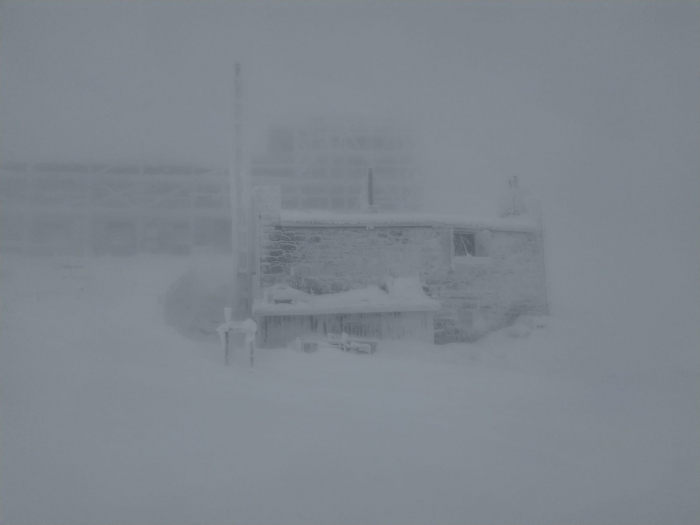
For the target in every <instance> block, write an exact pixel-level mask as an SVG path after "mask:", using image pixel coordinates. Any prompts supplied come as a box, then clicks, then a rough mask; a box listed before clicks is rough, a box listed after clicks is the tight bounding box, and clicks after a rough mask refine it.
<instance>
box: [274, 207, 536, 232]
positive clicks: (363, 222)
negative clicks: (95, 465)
mask: <svg viewBox="0 0 700 525" xmlns="http://www.w3.org/2000/svg"><path fill="white" fill-rule="evenodd" d="M280 220H281V222H282V224H283V225H287V226H299V225H307V226H318V227H322V226H367V227H374V226H434V227H448V228H453V227H457V228H458V227H462V228H473V229H480V230H481V229H488V230H503V231H524V232H529V231H535V230H537V221H536V220H535V219H533V218H532V217H530V216H528V215H519V216H517V217H502V218H501V217H470V216H462V215H445V214H437V213H421V212H391V213H389V212H379V213H370V212H365V213H338V212H333V211H327V210H314V211H299V210H282V211H281V212H280Z"/></svg>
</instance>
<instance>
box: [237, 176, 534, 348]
mask: <svg viewBox="0 0 700 525" xmlns="http://www.w3.org/2000/svg"><path fill="white" fill-rule="evenodd" d="M253 216H254V218H253V228H252V243H251V244H252V250H251V256H252V260H251V265H250V267H251V272H250V273H249V277H250V283H249V284H250V290H251V292H252V297H253V299H254V302H253V306H252V313H253V315H254V317H255V318H256V321H257V322H258V326H259V327H260V331H259V337H260V340H259V344H261V345H263V346H276V345H280V344H285V343H288V342H289V340H290V339H293V338H294V337H297V336H299V335H304V334H307V333H316V334H326V333H338V332H341V331H342V332H346V333H348V334H350V335H358V336H365V337H374V338H378V339H401V338H411V339H418V340H423V341H426V342H433V341H434V342H435V343H448V342H453V341H468V340H474V339H476V338H478V337H480V336H481V335H484V334H485V333H487V332H489V331H491V330H495V329H498V328H501V327H503V326H506V325H508V324H510V323H512V322H513V321H514V320H515V319H516V318H517V317H519V316H520V315H523V314H546V313H547V312H548V299H547V286H546V276H545V265H544V243H543V235H542V228H541V225H540V224H539V223H538V221H537V220H535V219H533V218H531V217H528V216H527V215H511V216H509V217H494V218H474V217H461V216H442V215H434V214H426V213H418V212H377V211H376V207H375V208H371V207H370V208H369V209H365V210H364V211H360V210H358V211H357V212H346V213H333V212H324V211H309V212H303V211H296V210H284V209H282V205H281V195H280V190H279V187H275V186H270V187H257V188H254V190H253ZM285 339H286V340H285Z"/></svg>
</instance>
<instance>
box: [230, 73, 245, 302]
mask: <svg viewBox="0 0 700 525" xmlns="http://www.w3.org/2000/svg"><path fill="white" fill-rule="evenodd" d="M232 84H233V85H232V92H231V109H230V128H231V142H232V144H231V147H230V150H229V155H230V157H229V179H230V180H229V184H230V192H229V193H230V195H229V197H230V201H231V252H232V258H231V270H232V282H231V298H230V301H229V304H230V305H231V308H232V309H233V311H234V312H237V311H238V301H239V296H240V283H239V282H238V266H239V260H238V258H239V255H238V252H239V245H240V243H239V228H240V219H239V203H240V200H241V195H240V194H241V190H242V187H241V186H242V185H241V179H240V172H241V109H242V108H241V101H240V96H241V65H240V63H239V62H236V63H235V65H234V70H233V82H232Z"/></svg>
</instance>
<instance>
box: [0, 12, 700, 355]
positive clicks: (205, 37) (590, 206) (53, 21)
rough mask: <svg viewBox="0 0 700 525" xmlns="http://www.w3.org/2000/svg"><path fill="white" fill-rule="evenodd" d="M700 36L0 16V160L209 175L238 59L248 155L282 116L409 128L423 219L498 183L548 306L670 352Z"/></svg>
mask: <svg viewBox="0 0 700 525" xmlns="http://www.w3.org/2000/svg"><path fill="white" fill-rule="evenodd" d="M699 22H700V3H697V2H686V1H681V2H671V1H656V2H623V1H618V2H589V1H586V2H564V1H561V2H555V1H546V2H545V1H543V2H520V1H519V2H506V1H497V2H492V1H489V2H428V1H425V2H407V1H401V2H323V3H321V2H310V3H306V2H285V3H273V2H205V1H201V2H173V1H167V2H156V1H145V2H138V1H133V2H75V3H64V2H58V1H52V2H46V3H44V2H11V1H5V2H3V3H2V4H0V159H2V161H3V162H4V161H27V160H35V161H41V160H66V161H73V160H77V161H94V162H97V161H100V162H101V161H112V160H127V161H155V162H160V161H163V162H168V163H176V162H192V163H196V164H199V165H205V166H226V165H227V163H228V154H229V144H230V134H229V128H228V104H229V94H230V89H231V87H230V74H231V69H232V64H233V62H234V61H236V60H239V61H241V63H242V65H243V71H244V80H245V84H246V89H247V105H246V112H247V119H248V133H249V143H250V144H251V147H253V148H254V147H255V145H256V144H258V143H259V140H260V137H261V134H262V131H263V130H264V128H265V126H266V125H267V123H268V122H271V121H273V120H275V119H277V118H280V117H283V118H299V117H303V116H305V115H310V114H319V113H331V114H361V115H362V114H366V115H378V114H379V115H384V114H387V115H398V116H400V117H402V118H405V119H408V120H409V121H411V122H412V123H413V124H414V126H415V128H416V131H417V132H418V134H419V136H420V137H421V138H422V149H421V162H422V165H423V168H424V172H425V173H424V174H425V177H426V180H427V181H429V185H428V186H429V191H428V193H427V200H428V205H429V207H430V208H431V209H434V210H439V211H451V212H462V213H469V211H470V210H469V209H467V208H468V207H466V206H465V205H464V204H463V203H464V202H467V203H468V202H474V201H477V202H485V203H490V202H495V200H496V196H497V193H498V191H499V189H500V188H501V187H502V186H503V185H504V184H505V181H506V180H507V179H508V178H509V177H510V176H512V175H517V176H518V177H519V179H520V180H521V182H522V183H523V185H525V186H527V187H529V188H530V189H531V190H532V192H533V194H535V195H537V196H539V197H541V198H542V200H543V202H544V204H545V211H546V218H547V242H548V270H549V277H550V285H551V288H552V290H551V292H552V301H553V304H554V305H555V307H557V306H561V307H571V308H574V307H578V306H581V307H583V308H587V309H589V310H592V309H600V310H601V311H602V312H604V313H605V315H609V316H610V318H611V320H612V321H613V322H614V321H615V316H616V315H621V312H626V313H625V319H626V320H627V321H628V322H629V327H630V330H631V331H633V330H641V331H642V332H643V334H644V337H643V338H642V337H641V336H640V335H639V334H637V336H638V337H640V338H641V339H644V340H645V341H646V340H649V339H650V338H651V339H654V338H657V339H659V340H658V341H656V339H654V341H656V343H655V344H656V345H657V346H655V347H654V348H656V349H657V350H658V349H659V346H658V345H663V344H664V341H666V342H668V341H671V340H672V341H674V343H670V344H671V346H674V345H675V346H674V348H677V347H682V348H683V349H684V352H685V354H684V355H685V356H687V355H689V354H688V352H690V350H689V349H691V348H693V347H694V346H696V343H697V342H698V339H699V336H698V329H697V327H696V324H697V323H696V320H697V318H698V315H700V310H699V308H698V302H699V301H698V299H699V298H700V284H699V279H698V274H699V273H700V272H699V267H700V261H699V255H700V241H699V239H700V232H699V231H698V230H699V228H698V226H699V224H700V213H699V209H700V206H699V202H700V201H699V199H700V146H699V144H700V96H699V94H700V23H699ZM653 323H657V325H656V326H657V327H658V329H657V330H655V331H654V330H652V328H650V326H653ZM649 351H650V352H653V351H654V349H651V348H650V350H649ZM693 351H694V350H693Z"/></svg>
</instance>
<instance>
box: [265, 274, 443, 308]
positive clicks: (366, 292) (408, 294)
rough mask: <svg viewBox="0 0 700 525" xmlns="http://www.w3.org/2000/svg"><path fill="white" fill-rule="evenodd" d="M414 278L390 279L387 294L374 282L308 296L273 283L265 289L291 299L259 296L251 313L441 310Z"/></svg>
mask: <svg viewBox="0 0 700 525" xmlns="http://www.w3.org/2000/svg"><path fill="white" fill-rule="evenodd" d="M414 280H415V281H416V282H417V277H416V278H415V279H414V278H401V279H394V280H392V285H391V286H390V293H387V292H384V291H383V290H380V289H379V287H377V286H375V285H373V286H367V287H366V288H362V289H359V290H350V291H348V292H339V293H329V294H323V295H311V294H307V293H305V292H302V291H300V290H295V289H293V288H290V287H288V286H286V285H275V286H274V287H270V288H268V289H266V291H268V292H270V293H271V294H272V295H274V296H275V297H277V298H284V299H289V300H291V301H292V302H291V303H274V302H266V301H265V299H258V300H256V301H255V303H254V304H253V314H255V315H318V314H352V313H379V312H426V311H436V310H440V308H441V305H440V302H439V301H436V300H435V299H430V298H429V297H427V296H426V295H425V293H423V290H422V289H420V283H418V287H416V286H415V283H414V282H413V281H414ZM264 291H265V290H264ZM268 295H269V294H268Z"/></svg>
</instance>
